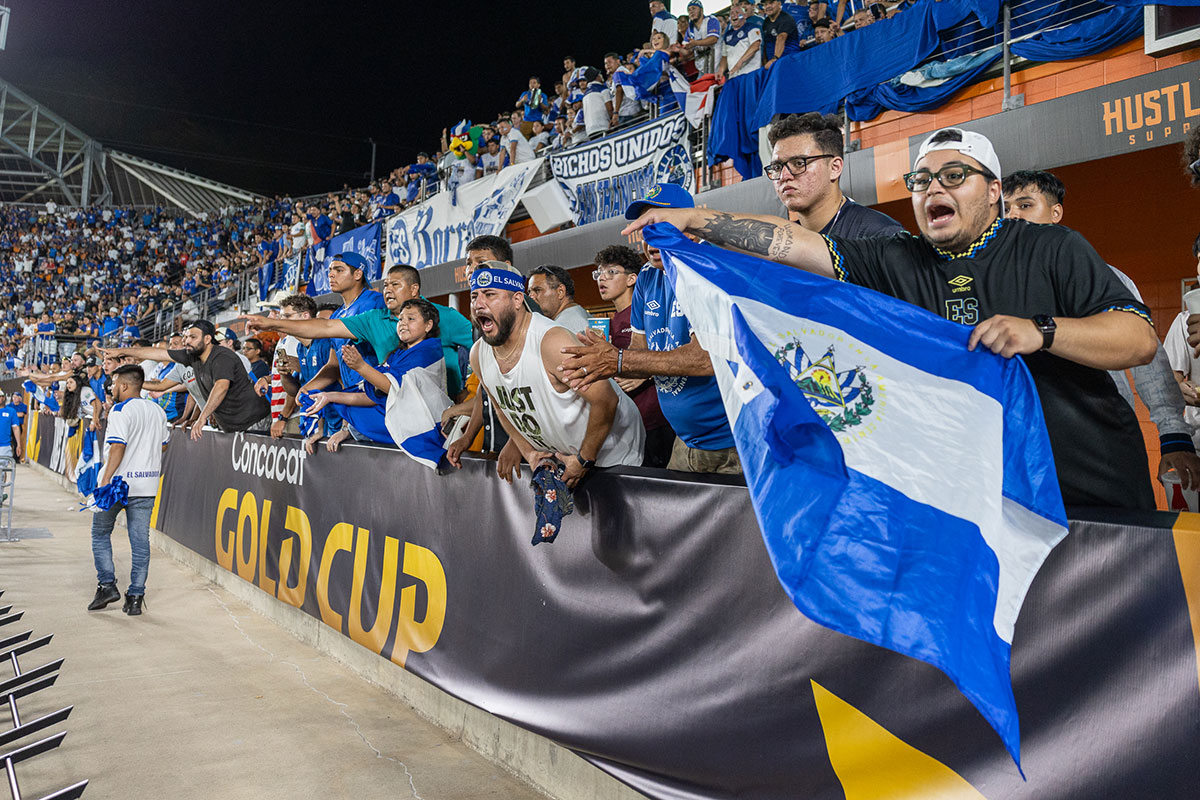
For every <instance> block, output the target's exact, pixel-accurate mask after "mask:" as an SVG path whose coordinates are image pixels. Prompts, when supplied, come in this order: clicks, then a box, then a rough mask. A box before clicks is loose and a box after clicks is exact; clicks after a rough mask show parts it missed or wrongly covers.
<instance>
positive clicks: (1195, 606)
mask: <svg viewBox="0 0 1200 800" xmlns="http://www.w3.org/2000/svg"><path fill="white" fill-rule="evenodd" d="M1172 532H1173V533H1174V535H1175V555H1176V557H1177V558H1178V559H1179V577H1180V579H1181V580H1182V581H1183V595H1184V597H1185V598H1187V604H1188V615H1189V617H1190V618H1191V621H1192V644H1193V646H1194V647H1195V648H1196V677H1197V679H1200V514H1192V513H1190V512H1187V511H1181V512H1180V513H1179V516H1178V517H1176V518H1175V525H1174V526H1173V528H1172Z"/></svg>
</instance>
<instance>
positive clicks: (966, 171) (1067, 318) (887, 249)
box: [624, 128, 1158, 509]
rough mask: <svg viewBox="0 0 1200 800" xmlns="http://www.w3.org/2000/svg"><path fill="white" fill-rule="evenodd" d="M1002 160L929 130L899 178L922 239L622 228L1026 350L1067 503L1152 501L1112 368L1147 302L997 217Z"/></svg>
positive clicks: (686, 220) (783, 229)
mask: <svg viewBox="0 0 1200 800" xmlns="http://www.w3.org/2000/svg"><path fill="white" fill-rule="evenodd" d="M1000 178H1001V174H1000V161H999V159H997V158H996V152H995V150H993V149H992V144H991V142H989V141H988V140H987V138H986V137H984V136H982V135H980V134H978V133H973V132H971V131H965V130H962V129H961V128H946V129H943V130H940V131H938V132H937V133H934V134H933V135H932V136H930V137H929V138H928V139H927V140H926V141H925V142H924V144H922V145H921V149H920V151H919V153H918V154H917V159H916V161H915V163H914V164H913V171H912V172H910V173H908V174H907V175H905V176H904V182H905V185H906V186H907V187H908V189H909V190H910V191H911V192H912V202H913V212H914V213H915V216H916V219H917V225H918V226H919V227H920V229H921V235H920V236H913V235H912V234H909V233H899V234H894V235H891V236H885V237H876V238H868V239H850V240H847V239H840V238H838V237H831V236H821V235H820V234H816V233H813V232H812V231H808V230H805V229H804V228H802V227H801V226H799V225H797V224H794V223H790V222H786V221H784V220H781V219H779V218H777V217H766V216H750V215H742V214H737V215H735V214H727V213H724V212H720V211H711V210H708V209H699V208H697V209H649V210H647V211H646V213H644V214H642V216H641V217H639V218H638V219H637V221H635V222H634V223H633V224H631V225H630V226H629V227H628V228H626V230H625V231H624V232H625V233H630V232H632V231H634V230H637V229H639V228H642V227H644V226H646V225H648V224H651V223H654V222H669V223H671V224H672V225H674V226H675V227H677V228H679V229H680V230H682V231H685V232H689V233H694V234H698V235H699V236H700V237H701V238H704V239H707V240H708V241H710V242H712V243H714V244H719V245H726V246H731V247H735V248H737V249H740V250H744V251H746V252H749V253H754V254H756V255H761V256H766V257H767V258H770V259H772V260H774V261H778V262H780V263H783V264H790V265H792V266H795V267H799V268H801V269H806V270H808V271H810V272H815V273H817V274H820V275H825V276H827V277H830V278H836V279H838V280H842V281H847V282H850V283H857V284H860V285H862V286H867V287H869V288H871V289H875V290H876V291H880V292H883V293H885V294H889V295H892V296H893V297H898V298H900V299H901V300H906V301H908V302H910V303H913V304H914V305H918V306H921V307H922V308H925V309H928V310H929V311H932V312H934V313H935V314H939V315H940V316H943V317H945V318H947V319H949V320H952V321H954V322H959V323H962V324H964V325H970V326H972V327H973V329H974V330H973V331H972V334H971V337H970V339H969V342H968V348H969V349H974V348H976V347H978V346H983V347H986V348H988V349H989V350H991V351H992V352H994V353H999V354H1001V355H1003V356H1005V357H1012V356H1014V355H1018V354H1019V355H1023V356H1025V361H1026V364H1027V365H1028V367H1029V370H1030V372H1031V373H1032V375H1033V378H1034V381H1035V382H1036V384H1037V388H1038V394H1039V397H1040V398H1041V401H1042V411H1043V413H1044V415H1045V418H1046V428H1047V430H1048V431H1049V433H1050V443H1051V445H1052V446H1053V450H1054V461H1055V465H1056V466H1057V469H1058V479H1059V484H1060V486H1061V487H1062V492H1063V500H1064V501H1065V503H1066V504H1067V505H1069V506H1109V507H1123V508H1146V509H1153V508H1154V495H1153V491H1152V489H1151V485H1150V481H1149V474H1150V473H1149V467H1148V465H1147V461H1146V450H1145V444H1144V443H1143V441H1142V437H1141V432H1140V429H1139V427H1138V424H1137V419H1136V417H1134V415H1133V412H1132V411H1131V410H1130V409H1129V406H1128V404H1126V403H1124V402H1123V401H1122V400H1121V396H1120V395H1119V394H1118V393H1117V390H1116V386H1115V385H1114V384H1113V382H1112V379H1111V378H1109V376H1108V375H1107V374H1106V373H1105V370H1110V369H1126V368H1128V367H1132V366H1136V365H1139V364H1145V363H1147V362H1149V361H1150V360H1151V359H1152V358H1153V357H1154V353H1155V350H1156V349H1157V346H1158V339H1157V337H1156V336H1155V335H1154V330H1153V328H1152V326H1151V323H1150V314H1149V310H1148V309H1147V308H1146V307H1145V306H1144V305H1143V304H1142V303H1139V302H1138V301H1136V300H1135V299H1134V298H1133V297H1132V296H1131V295H1130V294H1129V292H1128V291H1127V290H1126V289H1125V288H1124V287H1123V286H1122V285H1121V284H1120V282H1119V281H1118V280H1117V279H1116V277H1115V276H1113V274H1112V272H1111V270H1109V269H1108V267H1107V266H1106V265H1105V262H1104V260H1103V259H1102V258H1100V256H1099V255H1097V254H1096V251H1095V250H1093V249H1092V247H1091V246H1090V245H1089V244H1088V243H1087V242H1086V241H1085V240H1084V239H1083V237H1082V236H1080V235H1079V234H1078V233H1075V232H1074V231H1071V230H1068V229H1065V228H1063V227H1062V226H1060V225H1054V226H1051V225H1029V224H1027V223H1024V222H1020V221H1014V220H1005V219H1004V218H1003V216H1004V215H1003V194H1002V192H1001V186H1000Z"/></svg>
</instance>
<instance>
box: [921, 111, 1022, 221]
mask: <svg viewBox="0 0 1200 800" xmlns="http://www.w3.org/2000/svg"><path fill="white" fill-rule="evenodd" d="M947 131H954V132H955V133H957V134H958V136H959V140H958V141H955V140H954V139H946V140H945V141H939V142H937V143H934V141H933V140H934V139H935V138H940V137H939V134H944V133H945V132H947ZM935 150H956V151H958V152H959V153H962V154H963V155H964V156H968V157H970V158H973V159H975V160H976V161H978V162H979V163H980V164H981V165H982V166H983V168H984V169H986V170H987V171H988V172H990V173H992V175H994V176H995V178H996V180H1003V179H1004V175H1003V174H1001V172H1000V159H999V158H998V157H997V156H996V149H995V148H994V147H992V142H991V140H989V139H988V138H987V137H986V136H984V135H983V134H982V133H975V132H974V131H967V130H963V129H962V128H942V129H941V130H939V131H936V132H935V133H933V134H932V135H931V136H930V137H929V138H928V139H926V140H925V141H924V142H922V143H921V149H920V150H918V151H917V158H916V160H915V161H913V168H914V169H915V168H916V165H917V163H918V162H920V160H921V159H922V158H924V157H925V156H926V155H928V154H929V153H932V152H933V151H935ZM1000 213H1001V214H1002V215H1003V214H1004V198H1003V197H1001V198H1000Z"/></svg>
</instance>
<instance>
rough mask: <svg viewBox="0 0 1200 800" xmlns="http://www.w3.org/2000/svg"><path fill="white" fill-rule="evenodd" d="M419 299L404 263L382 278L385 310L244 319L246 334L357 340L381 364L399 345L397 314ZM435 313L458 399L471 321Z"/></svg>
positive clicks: (415, 276)
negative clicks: (461, 362) (335, 316)
mask: <svg viewBox="0 0 1200 800" xmlns="http://www.w3.org/2000/svg"><path fill="white" fill-rule="evenodd" d="M420 296H421V274H420V272H419V271H417V270H416V269H414V268H413V267H410V266H408V265H407V264H401V265H398V266H395V267H392V268H391V269H389V270H388V273H387V276H386V277H385V278H384V279H383V302H384V304H385V306H386V307H385V308H373V309H370V310H368V311H365V312H363V313H361V314H355V315H353V316H346V317H342V318H340V319H267V318H266V317H244V318H243V319H245V321H246V329H247V330H248V331H259V330H263V331H278V332H279V333H282V334H287V335H290V336H298V337H301V338H304V339H327V338H328V339H337V338H341V339H357V340H359V341H363V342H367V343H368V344H370V345H371V347H372V348H374V350H375V352H376V354H377V355H378V357H379V360H380V361H383V360H384V359H385V358H387V357H388V355H389V354H390V353H391V352H392V351H393V350H395V349H396V348H397V347H399V346H400V338H399V337H398V336H397V335H396V322H397V320H396V312H397V311H398V310H399V309H400V306H401V305H403V304H404V301H405V300H411V299H412V298H414V297H420ZM433 305H434V307H435V308H437V310H438V314H439V317H440V322H439V324H438V327H439V328H440V329H441V339H442V352H443V354H444V356H445V360H446V393H447V394H448V395H450V397H458V395H459V394H461V393H462V390H463V374H462V369H461V368H460V366H459V358H458V348H459V347H464V348H466V349H467V350H470V349H471V344H472V339H471V322H470V320H468V319H467V318H466V317H464V316H463V315H462V314H460V313H458V312H457V311H455V310H454V309H452V308H447V307H446V306H443V305H438V304H437V303H434V304H433Z"/></svg>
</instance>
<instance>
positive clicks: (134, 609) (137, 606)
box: [121, 594, 146, 617]
mask: <svg viewBox="0 0 1200 800" xmlns="http://www.w3.org/2000/svg"><path fill="white" fill-rule="evenodd" d="M145 604H146V596H145V595H144V594H127V595H125V607H124V608H122V609H121V610H122V611H124V612H125V613H126V614H128V615H129V616H131V617H136V616H138V615H139V614H141V613H142V606H144V605H145Z"/></svg>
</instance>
